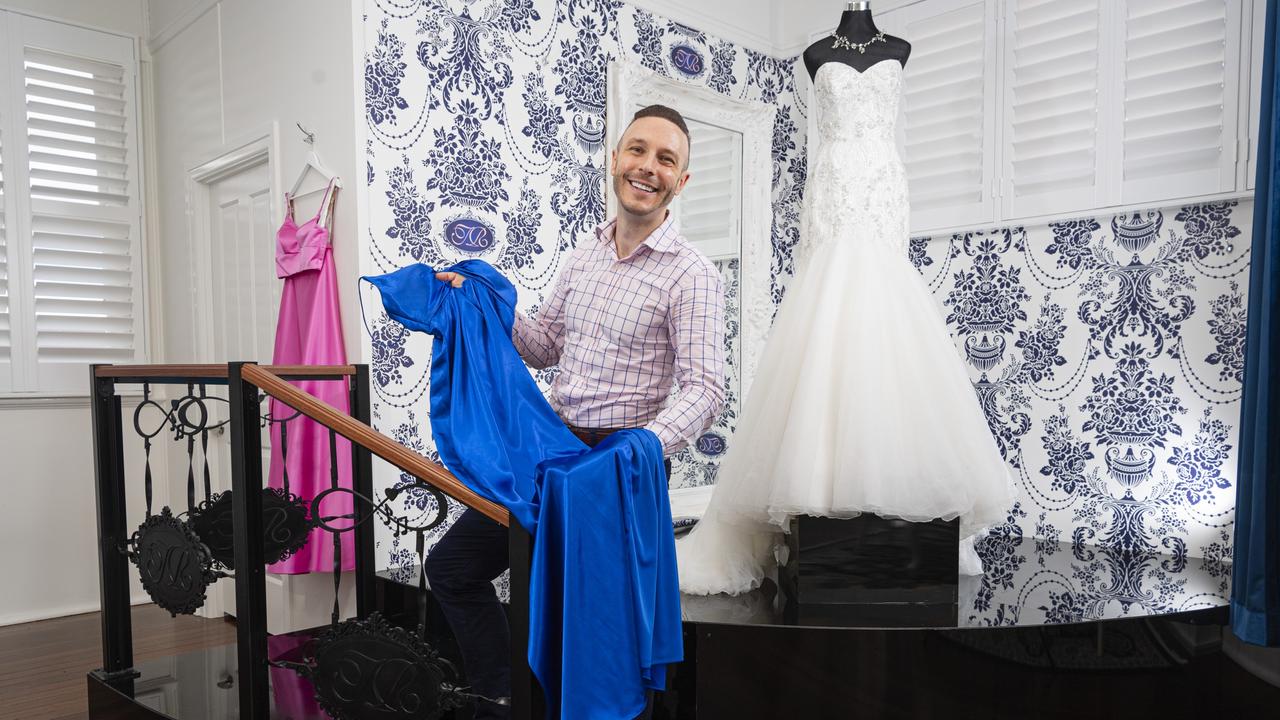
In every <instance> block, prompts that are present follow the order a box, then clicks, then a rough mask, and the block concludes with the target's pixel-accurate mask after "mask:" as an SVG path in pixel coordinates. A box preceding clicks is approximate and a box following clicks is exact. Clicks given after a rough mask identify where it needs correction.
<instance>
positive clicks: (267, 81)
mask: <svg viewBox="0 0 1280 720" xmlns="http://www.w3.org/2000/svg"><path fill="white" fill-rule="evenodd" d="M0 5H2V6H4V7H6V8H12V9H17V10H26V11H29V12H32V13H34V14H38V15H41V16H44V17H53V18H55V19H61V20H66V21H68V22H73V23H77V24H83V25H87V26H93V27H97V28H99V29H104V30H111V31H115V32H121V33H127V34H132V35H137V36H139V37H141V38H142V44H143V45H144V48H143V55H142V60H143V68H142V73H141V75H142V78H141V79H142V83H140V84H141V85H143V93H144V97H143V117H142V120H143V124H144V130H143V132H144V141H145V143H146V148H145V152H147V153H148V156H147V157H144V158H143V159H144V161H145V162H146V165H147V172H148V177H146V178H145V180H146V182H147V184H148V186H149V187H148V194H147V204H148V205H149V207H148V209H147V212H148V219H147V222H148V228H147V242H148V243H149V245H150V249H149V253H148V260H149V267H148V271H149V275H150V290H151V293H152V294H151V298H150V300H151V304H152V306H153V308H154V309H155V312H153V325H152V328H151V340H152V349H153V353H152V357H151V361H152V362H213V361H221V360H225V358H208V357H197V356H196V354H195V350H194V348H195V347H196V343H195V342H194V340H195V338H194V333H193V330H192V323H193V314H194V311H195V308H194V306H193V303H192V287H193V285H194V283H193V282H192V270H191V267H190V252H191V248H190V244H189V242H188V240H187V236H188V227H187V216H186V212H187V209H186V197H185V180H186V171H187V170H188V169H189V168H191V167H194V166H195V165H198V164H199V163H200V162H203V161H204V160H206V159H209V158H210V157H212V156H213V155H215V154H217V152H218V150H219V149H220V148H222V147H224V146H225V144H226V143H228V142H234V141H235V140H237V139H240V138H246V137H250V136H254V135H258V134H261V133H262V132H263V131H264V130H266V129H267V128H269V127H270V125H271V123H272V122H273V121H274V122H277V123H278V124H279V127H280V129H281V135H280V143H279V148H280V157H279V158H278V162H279V163H280V166H281V167H282V168H283V178H284V182H285V183H286V184H289V185H291V184H292V182H293V179H294V176H295V173H296V172H297V169H298V168H299V167H300V165H301V163H302V160H303V158H304V157H305V155H306V152H307V147H306V146H305V145H304V144H303V143H302V141H301V134H300V133H299V132H298V131H297V129H296V128H295V127H294V123H295V122H301V123H302V124H303V125H304V126H306V127H307V128H308V129H310V130H312V131H314V132H315V133H316V138H317V145H316V147H317V150H318V151H319V152H320V154H321V156H322V157H323V158H324V161H325V163H326V165H328V166H329V167H330V168H331V169H333V170H334V171H336V172H337V173H339V174H340V175H341V176H342V177H343V178H344V179H345V180H346V181H347V183H346V185H347V187H348V188H354V187H356V186H357V184H358V183H360V182H362V176H361V175H360V174H358V172H357V168H363V164H362V162H358V159H359V158H362V157H363V148H360V147H357V146H356V142H355V137H356V134H355V123H356V119H357V117H359V115H358V113H357V108H358V106H359V104H360V103H361V102H362V100H363V93H362V91H361V89H360V88H361V81H358V80H357V79H356V71H355V68H356V63H355V58H354V55H353V50H352V38H353V36H352V32H353V31H352V27H353V17H354V16H353V8H352V4H351V3H350V2H347V1H341V0H325V1H324V2H306V1H305V0H272V1H271V2H258V1H256V0H223V1H222V2H211V1H210V0H0ZM148 83H150V86H149V87H148ZM148 106H150V107H151V108H152V112H151V115H150V116H148V114H147V107H148ZM319 199H320V198H319V194H318V193H317V194H316V195H314V196H312V197H311V198H309V202H308V201H300V202H299V207H298V212H299V213H300V214H306V213H309V212H311V211H313V210H314V204H315V203H318V202H319ZM335 216H336V220H337V221H336V226H335V233H334V238H333V244H334V248H335V251H336V261H337V264H338V268H339V272H340V273H341V276H342V277H343V278H345V279H344V280H343V281H342V287H341V295H342V297H341V300H342V304H343V308H344V314H343V326H344V332H345V335H346V343H347V348H348V353H349V355H348V356H349V357H350V358H351V359H352V360H353V361H355V360H358V359H359V358H358V357H357V354H358V352H359V348H360V345H359V342H358V335H357V333H356V328H357V327H358V323H359V309H358V306H357V305H356V297H355V295H354V285H355V281H354V276H355V272H356V267H357V266H356V257H357V252H356V245H357V242H356V241H357V237H356V230H355V227H356V219H355V193H354V192H351V191H349V190H348V191H347V192H345V193H341V194H339V196H338V202H337V208H336V211H335ZM348 280H349V282H348ZM87 385H88V380H87V377H86V395H87V392H88V388H87ZM126 412H129V410H126ZM126 421H127V418H126ZM162 437H163V436H162ZM126 442H127V448H128V453H129V454H128V455H127V467H128V468H129V470H130V472H131V474H132V475H133V476H134V477H133V479H131V483H130V486H129V488H128V492H129V496H130V503H129V507H130V510H131V512H133V513H134V514H135V515H136V517H130V519H129V522H130V525H136V524H137V523H138V522H140V521H141V518H142V504H141V497H142V487H141V480H140V477H141V468H142V461H141V442H140V441H135V438H134V437H133V433H132V430H127V431H126ZM165 446H167V443H158V444H157V447H158V448H161V447H164V448H165V449H164V450H157V453H158V454H159V457H157V458H156V461H155V462H154V463H153V468H155V469H156V471H157V483H156V485H157V487H156V502H155V507H156V508H159V507H160V506H161V505H164V504H166V503H167V502H168V498H169V488H168V487H167V486H166V481H165V477H166V476H167V475H168V473H166V472H165V471H164V468H165V465H166V457H165V456H164V454H163V453H164V452H165V451H167V450H168V448H167V447H165ZM92 447H93V445H92V436H91V434H90V427H89V409H88V402H87V399H85V400H78V401H77V400H60V401H56V402H55V403H53V404H49V403H41V402H39V401H22V402H20V403H18V402H8V403H7V404H6V401H4V400H0V457H2V458H3V463H4V471H3V473H0V488H3V490H4V491H5V493H6V501H5V502H4V503H0V577H3V578H4V585H3V586H4V588H5V589H4V592H0V625H5V624H9V623H14V622H23V621H27V620H34V619H38V618H44V617H56V616H60V615H67V614H72V613H77V612H85V611H90V610H96V609H97V607H98V574H97V554H96V552H97V551H96V527H95V523H94V513H93V507H94V505H93V503H94V483H93V454H92V453H93V451H92ZM170 454H171V455H172V458H171V460H170V461H171V462H172V463H173V464H174V465H175V467H176V466H177V465H182V464H184V463H185V460H184V458H182V457H179V456H180V455H182V453H180V452H177V451H176V450H175V451H174V452H172V453H170ZM173 477H175V478H176V480H175V482H178V483H179V484H181V483H183V482H185V470H184V471H183V472H179V473H173ZM177 493H178V494H175V495H173V497H174V498H177V499H181V498H182V497H184V496H185V495H184V493H185V489H184V488H182V487H178V488H177ZM180 504H181V503H180ZM59 518H62V519H63V520H62V521H61V522H55V521H56V520H58V519H59ZM27 548H38V550H37V551H35V552H27ZM135 589H136V590H140V589H139V588H135ZM135 600H145V595H144V594H142V593H141V592H135Z"/></svg>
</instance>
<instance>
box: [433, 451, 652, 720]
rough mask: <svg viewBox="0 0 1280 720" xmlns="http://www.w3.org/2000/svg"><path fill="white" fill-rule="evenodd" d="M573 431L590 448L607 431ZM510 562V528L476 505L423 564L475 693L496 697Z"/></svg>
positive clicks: (487, 712) (507, 693)
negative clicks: (503, 583) (503, 580)
mask: <svg viewBox="0 0 1280 720" xmlns="http://www.w3.org/2000/svg"><path fill="white" fill-rule="evenodd" d="M574 433H575V434H576V435H578V437H579V438H581V439H582V441H583V442H585V443H587V444H588V445H590V446H592V447H594V446H595V445H596V444H598V443H599V442H600V441H601V440H603V439H604V438H605V437H607V436H608V434H609V433H608V431H603V430H602V431H589V430H580V429H577V428H574ZM666 469H667V479H668V480H670V478H671V461H670V460H668V461H666ZM535 542H536V540H535ZM509 564H510V561H509V560H508V555H507V529H506V528H505V527H503V526H501V525H499V524H498V523H496V522H494V521H492V520H490V519H489V518H487V517H485V516H484V515H481V514H480V513H479V512H477V511H475V510H467V511H466V512H464V513H462V516H461V517H459V518H458V521H457V522H455V523H454V524H453V526H452V527H450V528H449V531H448V532H446V533H445V535H444V537H443V538H441V539H440V542H438V543H436V546H435V547H433V548H432V549H431V552H430V553H429V554H428V555H427V559H426V562H425V563H424V569H425V571H426V573H427V581H428V582H429V583H431V592H432V593H433V594H434V595H435V598H436V601H437V602H439V603H440V609H441V610H443V611H444V616H445V618H446V619H447V620H448V621H449V627H450V628H452V629H453V635H454V637H455V638H457V640H458V647H459V649H461V650H462V662H463V664H464V665H465V666H466V671H467V682H468V683H470V685H471V692H473V693H475V694H477V695H483V696H484V697H487V698H494V699H497V698H509V697H511V666H510V662H509V659H510V646H511V631H510V629H509V628H508V627H507V616H506V613H505V612H504V611H503V609H502V604H501V603H500V602H498V596H497V593H495V592H494V589H493V579H494V578H496V577H498V576H499V575H501V574H502V571H503V570H506V569H507V567H508V566H509ZM652 711H653V694H652V693H650V695H649V702H648V705H647V706H646V708H645V711H644V713H643V714H641V716H640V717H641V718H648V717H649V715H650V714H651V713H652ZM507 717H510V707H509V706H507V705H498V704H495V703H491V702H484V701H478V702H477V703H476V720H482V719H483V720H493V719H496V718H507Z"/></svg>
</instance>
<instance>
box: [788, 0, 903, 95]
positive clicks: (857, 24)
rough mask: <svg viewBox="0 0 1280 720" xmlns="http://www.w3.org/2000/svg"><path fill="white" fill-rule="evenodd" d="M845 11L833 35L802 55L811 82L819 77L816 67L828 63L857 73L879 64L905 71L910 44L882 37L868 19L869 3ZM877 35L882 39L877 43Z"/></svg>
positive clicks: (862, 3)
mask: <svg viewBox="0 0 1280 720" xmlns="http://www.w3.org/2000/svg"><path fill="white" fill-rule="evenodd" d="M845 8H846V9H845V11H844V12H843V13H841V14H840V24H839V25H838V26H836V32H835V35H833V36H831V37H828V38H823V39H822V40H819V41H817V42H815V43H814V44H812V45H810V46H809V47H808V48H807V49H806V50H805V51H804V66H805V68H806V69H807V70H808V71H809V77H810V78H813V77H814V75H816V74H817V73H818V68H819V67H821V66H823V65H825V64H826V63H829V62H842V63H844V64H845V65H850V66H852V67H853V69H854V70H857V71H858V72H866V70H867V68H869V67H871V66H872V65H875V64H876V63H878V62H880V61H882V60H897V61H898V62H899V63H901V64H902V65H903V67H906V64H907V58H908V57H910V55H911V43H909V42H907V41H906V40H903V39H902V38H899V37H894V36H892V35H882V34H881V33H880V29H879V28H877V27H876V24H875V22H874V21H872V19H871V3H869V2H851V3H847V4H846V5H845ZM878 35H879V36H880V37H883V38H884V39H883V40H876V39H875V38H876V37H877V36H878ZM841 38H843V41H842V40H841ZM846 41H847V42H846ZM837 46H838V47H837ZM858 46H861V47H862V48H863V49H862V52H859V51H858Z"/></svg>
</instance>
